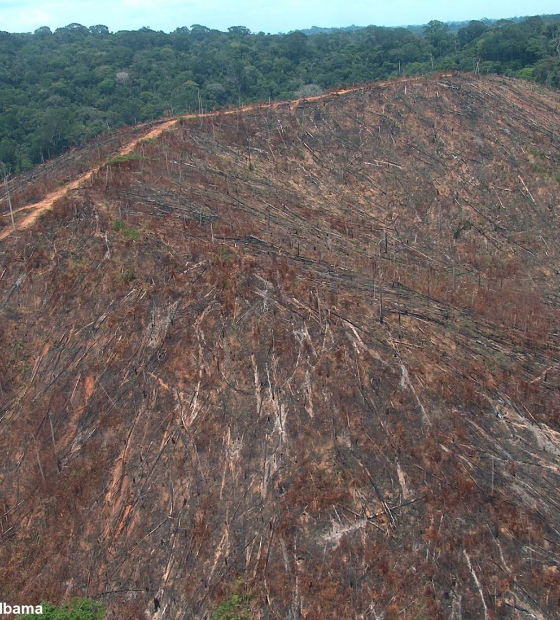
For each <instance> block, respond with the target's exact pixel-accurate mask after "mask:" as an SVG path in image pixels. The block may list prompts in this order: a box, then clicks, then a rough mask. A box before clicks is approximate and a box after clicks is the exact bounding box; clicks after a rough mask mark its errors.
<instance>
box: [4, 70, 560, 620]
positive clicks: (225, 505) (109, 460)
mask: <svg viewBox="0 0 560 620" xmlns="http://www.w3.org/2000/svg"><path fill="white" fill-rule="evenodd" d="M559 112H560V95H558V94H557V93H554V92H550V91H545V90H540V89H537V88H535V87H530V86H528V85H527V84H525V83H520V82H516V81H514V80H508V79H505V78H497V77H494V78H482V79H481V78H479V77H478V76H461V77H457V76H452V75H438V76H434V77H430V78H428V79H425V78H417V79H413V80H401V81H395V82H389V83H382V84H373V85H371V86H369V87H367V88H362V89H356V90H352V91H350V92H346V93H342V94H334V93H333V94H330V95H326V96H321V97H318V98H313V99H308V100H299V101H297V102H294V103H292V104H283V105H280V106H278V105H276V106H274V105H273V106H262V107H255V108H252V109H249V110H245V111H238V112H237V111H233V112H230V113H222V114H209V115H205V116H202V117H200V118H182V119H181V118H179V119H177V120H176V122H175V123H174V124H173V123H172V122H170V123H169V125H168V126H167V129H166V130H165V131H162V132H161V133H160V135H158V133H159V132H156V133H153V134H150V135H151V137H149V138H148V139H144V140H142V139H141V138H142V136H143V135H144V136H146V135H148V131H146V133H145V134H142V133H138V134H135V135H134V136H131V137H130V140H129V142H128V143H127V144H128V145H129V147H126V145H124V146H123V142H122V140H121V141H119V143H118V145H115V146H114V150H113V151H111V144H109V145H108V146H107V151H106V152H107V155H106V158H107V159H106V161H105V163H103V164H101V165H99V162H96V163H95V166H94V167H92V168H91V170H90V172H91V174H88V173H87V171H86V170H83V169H82V167H80V166H77V167H76V166H75V167H73V168H71V169H72V170H76V172H75V176H74V177H73V178H70V177H71V176H72V175H69V174H68V173H67V172H66V173H64V174H62V173H60V174H58V173H56V171H55V170H53V175H54V176H55V177H56V178H57V179H60V182H59V185H60V187H59V189H58V190H56V191H57V193H55V196H58V195H59V194H60V195H61V197H59V198H58V200H56V201H55V202H54V204H52V208H50V207H51V204H50V202H49V200H50V198H49V196H50V194H48V193H47V198H46V202H45V192H46V191H47V190H48V189H49V187H47V185H48V184H47V185H44V186H41V189H40V191H39V190H38V193H37V200H38V199H39V198H40V199H41V200H42V201H43V202H41V203H38V204H39V205H42V206H40V207H39V208H38V207H37V204H35V205H34V204H33V203H29V204H24V199H23V198H21V197H20V198H18V195H17V192H15V194H14V197H13V201H14V204H16V213H15V216H16V217H15V225H16V230H15V231H13V230H12V228H11V220H10V216H9V211H8V205H7V197H6V198H5V199H4V200H3V203H2V204H3V206H2V214H1V215H2V225H3V229H2V231H0V235H1V236H2V241H0V319H1V320H0V500H1V501H0V516H1V517H2V519H1V532H0V536H1V537H0V540H1V543H2V544H1V546H0V599H1V600H3V601H8V602H9V601H14V602H17V601H20V600H22V601H23V600H25V601H26V602H29V603H32V602H33V603H35V601H36V602H37V603H38V602H40V601H41V600H42V599H48V600H50V601H51V602H53V603H57V604H58V603H61V602H63V601H66V600H68V599H70V598H72V597H74V596H80V597H89V598H93V599H97V600H100V601H102V602H103V603H104V604H105V605H106V606H107V609H108V617H109V618H119V619H122V618H130V619H139V618H153V619H157V620H159V619H164V618H170V619H177V620H179V619H184V620H186V619H190V618H197V619H203V618H206V619H210V618H214V619H216V618H218V619H225V618H234V617H236V618H249V619H255V620H257V619H258V620H265V619H267V620H268V619H285V618H290V619H293V620H296V619H308V620H312V619H313V620H315V619H316V620H319V619H325V618H357V619H363V620H366V619H370V618H376V619H381V618H384V619H387V620H389V619H393V618H394V619H397V618H409V619H411V620H413V619H414V620H416V619H418V618H453V619H456V620H458V619H460V618H463V619H469V618H485V619H490V618H516V619H517V618H520V619H521V618H523V619H524V618H537V619H542V618H546V619H548V618H557V617H558V616H559V615H560V608H559V604H560V573H559V571H558V561H559V557H560V531H559V523H560V491H559V485H560V476H559V459H560V392H559V389H560V368H559V363H560V350H559V347H560V333H559V319H560V297H559V294H558V288H559V284H560V271H559V270H560V251H559V248H558V243H557V239H558V237H559V233H560V222H559V214H558V209H559V208H560V205H559V204H558V191H559V187H560V170H559V167H558V164H559V161H560V116H559ZM162 129H165V128H162ZM137 140H139V141H137ZM132 142H133V143H132ZM131 149H132V150H131ZM80 153H81V151H76V154H75V157H78V156H79V155H80ZM68 157H72V156H70V155H69V156H67V159H66V160H62V163H64V162H66V164H64V165H67V163H68ZM84 157H85V155H84ZM54 167H55V168H56V165H55V166H54ZM66 170H69V168H67V169H66ZM57 174H58V176H56V175H57ZM78 178H81V179H82V180H81V183H80V184H78V183H73V181H75V180H76V179H78ZM21 187H22V191H24V190H25V192H27V194H26V196H31V195H32V192H31V193H30V188H29V187H28V186H26V185H25V184H24V183H23V180H22V182H21ZM64 189H68V191H67V193H66V194H64V192H63V191H61V190H64ZM49 191H50V189H49ZM17 200H20V202H19V203H18V202H17ZM46 203H49V204H48V205H47V206H48V207H49V208H48V209H47V208H46ZM17 209H19V210H17ZM39 210H40V211H41V212H40V213H39ZM43 211H44V212H43ZM33 213H36V216H37V217H34V218H31V219H30V220H28V219H26V218H28V217H29V215H30V214H33ZM228 614H229V615H228Z"/></svg>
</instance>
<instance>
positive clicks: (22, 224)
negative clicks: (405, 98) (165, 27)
mask: <svg viewBox="0 0 560 620" xmlns="http://www.w3.org/2000/svg"><path fill="white" fill-rule="evenodd" d="M414 79H415V78H413V80H414ZM416 79H418V78H416ZM403 81H410V80H403ZM386 83H387V82H377V83H376V84H375V85H376V86H381V85H383V84H386ZM364 88H367V87H365V86H363V85H362V86H356V87H353V88H347V89H343V90H338V91H334V92H333V91H330V92H326V93H323V94H321V95H315V96H312V97H301V98H299V99H292V100H290V101H281V102H275V103H272V104H262V103H257V104H250V105H246V106H243V107H241V108H232V109H230V110H225V111H224V110H218V111H217V112H207V113H203V114H188V115H179V116H177V117H175V118H172V119H170V120H169V121H166V122H164V123H162V124H161V125H158V126H157V127H151V128H150V129H149V130H148V131H147V132H146V133H145V134H144V135H142V136H141V137H139V138H135V139H134V140H131V141H130V142H129V143H128V144H126V145H125V146H123V147H122V148H121V149H120V150H119V151H118V152H117V153H115V156H119V155H120V156H122V155H128V154H129V153H131V152H132V151H134V149H135V148H136V146H137V145H138V144H139V143H140V142H142V141H143V140H149V139H150V138H157V137H159V136H160V135H161V134H162V133H163V132H164V131H167V130H168V129H171V127H173V126H174V125H176V124H177V123H178V122H179V120H180V119H198V118H208V117H213V116H221V115H224V114H228V115H229V114H239V113H240V112H250V111H251V110H257V109H262V108H263V107H264V108H267V107H270V108H272V109H274V108H277V107H279V106H285V105H286V104H288V105H289V106H290V107H292V106H297V105H299V104H300V103H301V102H303V101H316V100H320V99H323V98H326V97H332V96H338V95H345V94H347V93H351V92H354V91H358V90H363V89H364ZM104 165H105V164H101V165H99V166H96V167H94V168H92V169H91V170H89V171H88V172H86V173H84V174H82V175H81V176H79V177H78V178H77V179H75V180H74V181H69V182H68V183H66V184H65V185H64V186H62V187H61V188H60V189H58V190H56V191H55V192H51V193H50V194H47V196H45V198H43V199H42V200H40V201H39V202H36V203H33V204H30V205H24V206H23V207H19V208H17V209H14V210H13V213H14V215H17V214H18V213H21V212H22V211H30V213H29V214H28V215H26V216H25V217H23V218H22V219H20V220H19V221H17V222H16V227H15V229H14V228H12V227H11V226H9V227H6V228H5V230H3V231H2V232H0V241H2V240H4V239H6V238H7V237H9V236H10V235H11V234H12V233H14V232H18V231H22V230H26V229H27V228H30V227H31V226H33V224H34V223H35V222H36V221H37V220H38V219H39V217H40V216H41V214H43V213H45V211H49V210H50V209H52V208H53V206H54V204H55V202H56V201H57V200H59V199H60V198H62V197H63V196H64V195H65V194H66V193H67V192H69V191H73V190H75V189H78V188H79V187H80V186H81V185H82V183H84V182H85V181H87V180H88V179H90V178H91V177H92V176H93V175H94V174H95V173H96V172H98V171H99V170H101V168H103V166H104Z"/></svg>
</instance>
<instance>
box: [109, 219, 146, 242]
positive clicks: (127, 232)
mask: <svg viewBox="0 0 560 620" xmlns="http://www.w3.org/2000/svg"><path fill="white" fill-rule="evenodd" d="M113 230H114V231H116V232H120V233H122V236H123V237H124V238H125V239H130V240H131V241H138V239H140V231H139V230H138V229H137V228H133V227H132V226H128V225H127V224H126V222H123V221H122V220H115V223H114V224H113Z"/></svg>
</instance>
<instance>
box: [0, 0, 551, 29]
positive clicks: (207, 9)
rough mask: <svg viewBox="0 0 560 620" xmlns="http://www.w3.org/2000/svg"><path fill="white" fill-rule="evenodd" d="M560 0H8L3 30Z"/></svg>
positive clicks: (330, 22) (423, 16)
mask: <svg viewBox="0 0 560 620" xmlns="http://www.w3.org/2000/svg"><path fill="white" fill-rule="evenodd" d="M559 12H560V5H559V4H558V0H533V1H532V2H527V1H526V0H524V1H521V0H493V1H492V2H488V0H469V1H466V2H465V1H464V0H463V1H459V0H390V1H387V0H235V1H234V0H0V31H7V32H33V31H34V30H35V29H36V28H39V27H40V26H49V27H50V28H51V29H53V30H54V29H55V28H60V27H63V26H66V25H68V24H71V23H79V24H82V25H83V26H93V25H98V24H103V25H105V26H108V27H109V30H111V31H113V32H115V31H117V30H137V29H138V28H142V27H144V26H146V27H149V28H152V29H153V30H163V31H165V32H171V31H173V30H175V28H178V27H181V26H188V27H190V26H191V25H192V24H201V25H203V26H208V27H209V28H215V29H218V30H227V28H228V27H229V26H246V27H247V28H249V29H250V30H252V31H253V32H270V33H277V32H289V31H291V30H297V29H303V28H310V27H311V26H322V27H343V26H350V25H356V26H368V25H371V24H373V25H376V26H402V25H412V24H425V23H427V22H428V21H430V20H432V19H439V20H441V21H464V20H470V19H480V18H482V17H487V18H490V19H492V18H501V17H515V16H525V15H539V14H545V13H559Z"/></svg>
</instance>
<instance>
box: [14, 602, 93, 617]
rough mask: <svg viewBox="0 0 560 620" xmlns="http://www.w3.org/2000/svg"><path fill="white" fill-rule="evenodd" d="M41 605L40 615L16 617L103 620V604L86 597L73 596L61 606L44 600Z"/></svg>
mask: <svg viewBox="0 0 560 620" xmlns="http://www.w3.org/2000/svg"><path fill="white" fill-rule="evenodd" d="M42 606H43V613H42V614H41V615H39V614H28V615H25V616H17V617H18V618H19V620H27V619H29V620H31V618H41V620H103V619H104V618H105V608H104V606H103V605H102V604H101V603H99V602H97V601H92V600H90V599H87V598H75V599H73V600H72V601H71V602H70V603H66V604H65V605H62V606H61V607H57V606H56V605H52V604H51V603H48V602H47V601H44V602H43V603H42Z"/></svg>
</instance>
